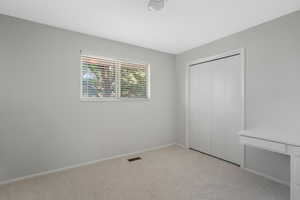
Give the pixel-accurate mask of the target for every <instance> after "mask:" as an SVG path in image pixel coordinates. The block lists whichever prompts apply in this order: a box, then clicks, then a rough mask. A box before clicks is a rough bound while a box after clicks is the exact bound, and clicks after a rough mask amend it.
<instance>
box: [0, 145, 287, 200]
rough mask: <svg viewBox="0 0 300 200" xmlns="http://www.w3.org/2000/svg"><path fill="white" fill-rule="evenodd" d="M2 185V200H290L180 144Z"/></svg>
mask: <svg viewBox="0 0 300 200" xmlns="http://www.w3.org/2000/svg"><path fill="white" fill-rule="evenodd" d="M140 156H141V157H142V158H143V159H142V160H139V161H136V162H132V163H129V162H128V161H127V158H125V157H124V158H118V159H113V160H108V161H104V162H99V163H97V164H93V165H89V166H85V167H81V168H77V169H71V170H67V171H64V172H60V173H55V174H50V175H46V176H41V177H37V178H33V179H29V180H24V181H21V182H17V183H13V184H10V185H5V186H2V187H0V199H1V200H150V199H151V200H288V199H289V188H288V187H286V186H283V185H280V184H277V183H274V182H271V181H269V180H267V179H265V178H263V177H259V176H256V175H254V174H251V173H249V172H246V171H244V170H242V169H240V168H239V167H236V166H234V165H231V164H229V163H226V162H223V161H221V160H217V159H215V158H211V157H209V156H206V155H203V154H201V153H198V152H194V151H187V150H185V149H182V148H180V147H178V146H171V147H168V148H164V149H160V150H155V151H151V152H146V153H143V154H140Z"/></svg>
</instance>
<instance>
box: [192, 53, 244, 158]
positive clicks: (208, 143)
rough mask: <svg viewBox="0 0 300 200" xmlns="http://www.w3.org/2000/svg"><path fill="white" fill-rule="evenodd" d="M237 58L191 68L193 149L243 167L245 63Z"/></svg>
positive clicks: (236, 56) (228, 58)
mask: <svg viewBox="0 0 300 200" xmlns="http://www.w3.org/2000/svg"><path fill="white" fill-rule="evenodd" d="M241 62H242V61H241V56H240V55H235V56H231V57H226V58H222V59H218V60H213V61H208V62H205V63H200V64H198V65H194V66H192V67H190V102H189V103H190V118H189V119H190V134H189V135H190V139H189V140H190V147H191V148H193V149H195V150H199V151H202V152H205V153H209V154H212V155H214V156H216V157H219V158H222V159H225V160H228V161H230V162H233V163H236V164H240V150H239V148H240V146H239V141H238V136H237V132H238V131H240V130H242V128H243V127H242V120H243V113H242V103H243V95H242V87H243V84H242V63H241Z"/></svg>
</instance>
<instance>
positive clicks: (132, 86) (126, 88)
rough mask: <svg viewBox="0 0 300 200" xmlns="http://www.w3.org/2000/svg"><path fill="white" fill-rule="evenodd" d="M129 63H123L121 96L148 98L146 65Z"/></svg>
mask: <svg viewBox="0 0 300 200" xmlns="http://www.w3.org/2000/svg"><path fill="white" fill-rule="evenodd" d="M129 65H131V64H124V65H121V97H126V98H147V76H146V67H135V66H129ZM132 65H133V64H132Z"/></svg>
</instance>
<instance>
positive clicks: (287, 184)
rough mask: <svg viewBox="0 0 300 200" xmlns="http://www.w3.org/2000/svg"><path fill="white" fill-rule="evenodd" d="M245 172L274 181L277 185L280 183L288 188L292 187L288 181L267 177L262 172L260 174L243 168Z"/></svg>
mask: <svg viewBox="0 0 300 200" xmlns="http://www.w3.org/2000/svg"><path fill="white" fill-rule="evenodd" d="M243 169H244V170H246V171H248V172H251V173H253V174H256V175H258V176H262V177H265V178H267V179H269V180H271V181H274V182H276V183H280V184H283V185H286V186H290V183H289V182H288V181H283V180H280V179H278V178H275V177H273V176H270V175H267V174H265V173H262V172H258V171H255V170H253V169H249V168H243Z"/></svg>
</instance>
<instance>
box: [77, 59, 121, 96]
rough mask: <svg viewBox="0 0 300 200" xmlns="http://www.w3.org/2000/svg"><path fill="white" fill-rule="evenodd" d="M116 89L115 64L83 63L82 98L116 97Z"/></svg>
mask: <svg viewBox="0 0 300 200" xmlns="http://www.w3.org/2000/svg"><path fill="white" fill-rule="evenodd" d="M116 88H117V87H116V67H115V66H114V64H111V65H106V64H105V65H101V64H100V63H92V62H91V63H89V62H86V61H85V62H83V63H82V96H84V97H116V96H117V93H116Z"/></svg>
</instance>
